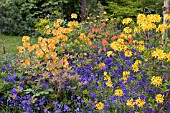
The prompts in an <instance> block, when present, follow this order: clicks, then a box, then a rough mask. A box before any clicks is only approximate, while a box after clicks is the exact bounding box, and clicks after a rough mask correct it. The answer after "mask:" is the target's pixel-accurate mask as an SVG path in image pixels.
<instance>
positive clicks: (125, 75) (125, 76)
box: [121, 71, 130, 83]
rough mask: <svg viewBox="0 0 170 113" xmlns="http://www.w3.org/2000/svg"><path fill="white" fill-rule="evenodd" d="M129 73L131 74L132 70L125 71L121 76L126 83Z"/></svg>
mask: <svg viewBox="0 0 170 113" xmlns="http://www.w3.org/2000/svg"><path fill="white" fill-rule="evenodd" d="M129 75H130V71H123V77H122V78H121V80H123V81H124V83H126V81H127V79H128V77H129Z"/></svg>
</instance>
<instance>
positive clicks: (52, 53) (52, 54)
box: [49, 52, 57, 59]
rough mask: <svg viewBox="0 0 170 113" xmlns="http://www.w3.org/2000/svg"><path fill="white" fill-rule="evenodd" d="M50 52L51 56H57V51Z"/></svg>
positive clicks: (53, 57)
mask: <svg viewBox="0 0 170 113" xmlns="http://www.w3.org/2000/svg"><path fill="white" fill-rule="evenodd" d="M49 54H50V56H51V58H52V59H55V58H56V56H57V53H56V52H50V53H49Z"/></svg>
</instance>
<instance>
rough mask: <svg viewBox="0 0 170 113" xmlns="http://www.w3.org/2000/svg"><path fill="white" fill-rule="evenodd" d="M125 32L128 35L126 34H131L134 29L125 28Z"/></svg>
mask: <svg viewBox="0 0 170 113" xmlns="http://www.w3.org/2000/svg"><path fill="white" fill-rule="evenodd" d="M123 31H124V32H125V33H126V34H130V33H131V32H132V29H131V28H130V27H125V28H124V29H123Z"/></svg>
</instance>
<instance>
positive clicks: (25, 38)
mask: <svg viewBox="0 0 170 113" xmlns="http://www.w3.org/2000/svg"><path fill="white" fill-rule="evenodd" d="M29 40H30V37H29V36H23V37H22V41H23V42H25V41H29Z"/></svg>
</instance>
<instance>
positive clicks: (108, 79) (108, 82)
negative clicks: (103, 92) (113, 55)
mask: <svg viewBox="0 0 170 113" xmlns="http://www.w3.org/2000/svg"><path fill="white" fill-rule="evenodd" d="M103 74H104V80H106V85H107V86H108V87H113V83H112V81H111V77H110V76H109V75H108V73H107V72H104V73H103Z"/></svg>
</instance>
